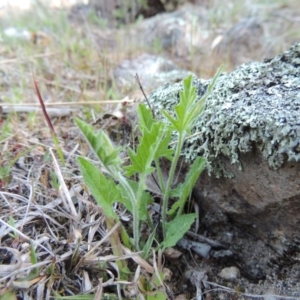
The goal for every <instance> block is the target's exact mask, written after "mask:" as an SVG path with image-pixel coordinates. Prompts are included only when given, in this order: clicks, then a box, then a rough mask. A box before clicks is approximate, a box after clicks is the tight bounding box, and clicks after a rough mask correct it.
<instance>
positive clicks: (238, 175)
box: [149, 44, 300, 280]
mask: <svg viewBox="0 0 300 300" xmlns="http://www.w3.org/2000/svg"><path fill="white" fill-rule="evenodd" d="M299 67H300V44H295V45H294V46H292V47H291V48H290V49H289V50H288V51H286V52H285V53H283V54H281V55H278V56H276V57H274V58H273V59H268V60H265V61H264V62H250V63H248V64H244V65H241V66H240V67H238V68H237V69H236V70H234V71H233V72H232V73H230V74H225V73H224V74H222V75H221V76H220V77H219V79H218V81H217V83H216V85H215V87H214V90H213V92H212V94H211V95H210V96H209V98H208V99H207V103H206V108H205V110H204V112H203V114H202V115H201V116H199V120H197V122H196V124H195V126H194V130H193V132H192V133H193V134H194V133H200V134H199V135H197V136H194V137H192V138H190V139H188V140H187V141H186V143H185V145H184V148H183V151H182V158H183V160H184V161H185V162H186V163H187V166H188V164H189V163H191V162H193V160H194V159H195V158H196V157H197V156H199V155H201V156H204V157H205V158H206V159H207V168H206V171H205V172H203V174H202V175H201V176H200V178H199V180H198V182H197V184H196V186H195V189H194V195H193V196H194V198H195V201H197V202H198V203H199V206H200V219H201V228H200V230H203V231H206V232H207V234H208V237H209V238H212V239H214V240H218V241H220V242H222V243H223V244H224V243H225V244H226V245H227V247H228V249H229V250H230V251H232V253H233V256H232V259H233V260H234V261H235V263H238V265H239V267H240V269H241V268H242V269H243V274H244V275H245V276H247V277H248V278H250V279H252V280H259V279H264V278H265V277H266V276H267V275H268V274H271V273H272V272H273V271H274V269H276V268H278V267H280V266H282V265H286V264H287V263H293V262H295V261H296V260H297V257H298V256H299V252H300V231H299V224H300V183H299V178H300V163H299V161H300V112H299V109H300V69H299ZM209 82H210V80H202V79H198V78H194V79H193V83H194V85H195V87H196V90H197V94H198V98H200V97H201V96H202V95H203V94H204V93H205V91H206V89H207V86H208V84H209ZM181 89H182V84H181V83H177V84H174V85H169V84H166V85H164V86H163V87H161V88H159V89H158V90H156V91H155V92H153V93H152V94H151V95H150V97H149V101H150V102H151V104H152V106H153V108H154V109H155V111H156V116H157V117H159V116H160V114H159V112H160V111H161V109H167V110H169V111H170V112H173V111H174V109H173V108H174V105H176V103H177V102H178V100H179V91H180V90H181ZM182 170H183V169H182ZM181 175H182V176H184V175H185V174H184V172H183V171H182V174H181ZM229 233H230V236H231V237H230V239H228V234H229ZM242 269H241V270H242Z"/></svg>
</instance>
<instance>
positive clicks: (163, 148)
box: [154, 124, 174, 161]
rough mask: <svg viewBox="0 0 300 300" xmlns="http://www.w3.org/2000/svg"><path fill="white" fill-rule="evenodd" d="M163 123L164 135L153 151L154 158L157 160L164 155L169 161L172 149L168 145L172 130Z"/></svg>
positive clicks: (172, 152) (171, 156) (171, 157)
mask: <svg viewBox="0 0 300 300" xmlns="http://www.w3.org/2000/svg"><path fill="white" fill-rule="evenodd" d="M163 125H164V126H165V135H164V137H163V139H162V140H161V142H160V144H159V146H158V148H157V151H156V152H155V155H154V158H155V159H157V160H158V159H159V158H161V157H165V158H167V159H168V160H170V161H171V160H172V159H173V155H174V149H172V148H170V146H169V145H170V142H171V138H172V132H171V128H170V127H169V126H167V125H166V124H163Z"/></svg>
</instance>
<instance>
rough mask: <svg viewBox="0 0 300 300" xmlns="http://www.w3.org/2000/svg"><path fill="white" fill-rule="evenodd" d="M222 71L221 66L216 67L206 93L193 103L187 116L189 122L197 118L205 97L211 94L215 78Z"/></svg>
mask: <svg viewBox="0 0 300 300" xmlns="http://www.w3.org/2000/svg"><path fill="white" fill-rule="evenodd" d="M221 72H222V66H221V67H220V68H219V69H218V71H217V73H216V74H215V76H214V78H213V79H212V81H211V82H210V84H209V86H208V88H207V91H206V93H205V94H204V95H203V96H202V98H201V99H200V100H199V101H198V102H197V103H196V104H195V106H194V108H193V110H192V111H191V114H190V116H189V118H190V120H189V122H194V121H195V120H197V118H198V117H199V115H200V114H201V112H202V111H203V109H204V107H205V102H206V99H207V98H208V96H209V95H210V94H211V92H212V90H213V88H214V86H215V84H216V81H217V79H218V78H219V75H220V74H221Z"/></svg>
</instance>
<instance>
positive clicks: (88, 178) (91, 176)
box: [77, 157, 122, 219]
mask: <svg viewBox="0 0 300 300" xmlns="http://www.w3.org/2000/svg"><path fill="white" fill-rule="evenodd" d="M77 162H78V164H79V167H80V171H81V174H82V176H83V180H84V182H85V184H86V185H87V186H88V187H89V188H90V190H91V192H92V195H93V196H94V198H95V199H96V201H97V202H98V204H99V206H101V207H102V208H103V210H104V214H105V215H106V216H108V217H112V218H114V219H117V216H116V214H115V212H114V211H113V209H112V204H113V203H114V202H118V201H120V199H121V198H122V197H121V195H120V191H119V189H118V188H117V186H116V184H115V182H114V181H113V180H112V179H110V178H106V177H105V176H104V175H103V174H102V173H101V172H100V171H99V170H98V169H97V168H96V167H95V166H94V165H93V164H92V163H91V162H89V161H88V160H86V159H84V158H83V157H78V158H77Z"/></svg>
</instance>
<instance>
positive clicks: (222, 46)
mask: <svg viewBox="0 0 300 300" xmlns="http://www.w3.org/2000/svg"><path fill="white" fill-rule="evenodd" d="M264 39H265V36H264V26H263V23H262V21H260V20H258V19H256V18H248V19H243V20H241V21H239V22H238V23H236V24H234V25H233V26H232V27H231V28H229V29H228V30H227V31H226V32H224V34H223V35H222V39H221V41H220V43H219V44H218V45H217V46H216V48H215V51H216V58H217V61H218V62H219V63H221V62H224V61H225V62H227V63H229V64H230V65H231V66H234V67H236V66H238V65H240V64H242V63H245V62H250V61H252V60H254V59H256V58H258V57H261V56H262V55H263V53H264V51H265V49H264Z"/></svg>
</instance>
